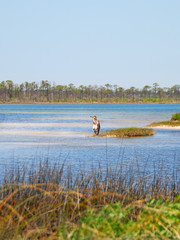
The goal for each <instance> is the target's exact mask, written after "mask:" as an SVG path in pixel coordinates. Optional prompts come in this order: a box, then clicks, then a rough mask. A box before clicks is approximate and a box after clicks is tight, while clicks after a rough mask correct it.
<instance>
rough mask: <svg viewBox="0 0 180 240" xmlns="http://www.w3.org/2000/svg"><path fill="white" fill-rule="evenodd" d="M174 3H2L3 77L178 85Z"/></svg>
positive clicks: (179, 22)
mask: <svg viewBox="0 0 180 240" xmlns="http://www.w3.org/2000/svg"><path fill="white" fill-rule="evenodd" d="M179 26H180V1H179V0H29V1H26V0H0V82H1V81H5V80H12V81H13V82H14V83H18V84H19V83H23V82H25V81H28V82H33V81H35V82H37V83H38V82H40V81H41V80H48V81H49V82H50V83H51V84H53V83H55V84H56V85H58V84H60V85H68V84H70V83H73V84H74V85H75V86H77V87H78V86H80V85H85V86H88V85H98V86H101V85H105V84H107V83H109V84H112V85H118V86H120V87H123V88H129V87H132V86H134V87H136V88H143V87H144V86H145V85H149V86H152V85H153V83H155V82H156V83H158V84H159V86H161V87H172V86H174V85H176V84H180V27H179Z"/></svg>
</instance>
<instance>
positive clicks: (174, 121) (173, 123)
mask: <svg viewBox="0 0 180 240" xmlns="http://www.w3.org/2000/svg"><path fill="white" fill-rule="evenodd" d="M147 127H180V113H175V114H173V115H172V118H171V120H169V121H164V122H158V123H151V124H150V125H148V126H147Z"/></svg>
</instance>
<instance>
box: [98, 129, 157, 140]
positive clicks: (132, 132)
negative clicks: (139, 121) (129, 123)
mask: <svg viewBox="0 0 180 240" xmlns="http://www.w3.org/2000/svg"><path fill="white" fill-rule="evenodd" d="M153 135H154V130H153V129H148V128H136V127H132V128H118V129H113V130H110V131H106V132H104V133H101V134H100V136H107V137H117V138H130V137H147V136H153Z"/></svg>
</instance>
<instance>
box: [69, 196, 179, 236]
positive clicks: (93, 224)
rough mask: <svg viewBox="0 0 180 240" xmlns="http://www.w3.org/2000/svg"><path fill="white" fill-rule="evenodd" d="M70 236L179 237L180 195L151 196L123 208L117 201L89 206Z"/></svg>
mask: <svg viewBox="0 0 180 240" xmlns="http://www.w3.org/2000/svg"><path fill="white" fill-rule="evenodd" d="M69 236H71V239H87V240H88V239H132V240H133V239H179V237H180V196H179V197H177V198H176V199H175V201H174V202H173V201H170V200H167V201H165V202H163V199H162V198H160V199H158V200H155V199H152V200H149V201H148V202H146V201H144V200H142V201H136V202H134V203H132V204H130V205H128V206H126V207H122V205H121V203H120V202H117V203H115V204H109V205H107V206H104V207H103V208H102V209H100V210H98V209H93V210H92V209H91V210H89V211H88V212H87V213H86V215H85V216H83V217H82V218H81V219H80V225H79V226H78V228H77V229H74V230H72V231H71V233H70V234H69Z"/></svg>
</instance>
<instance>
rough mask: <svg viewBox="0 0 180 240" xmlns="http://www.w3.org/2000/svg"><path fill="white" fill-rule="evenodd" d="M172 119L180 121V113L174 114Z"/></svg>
mask: <svg viewBox="0 0 180 240" xmlns="http://www.w3.org/2000/svg"><path fill="white" fill-rule="evenodd" d="M171 121H180V113H175V114H173V115H172V118H171Z"/></svg>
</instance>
